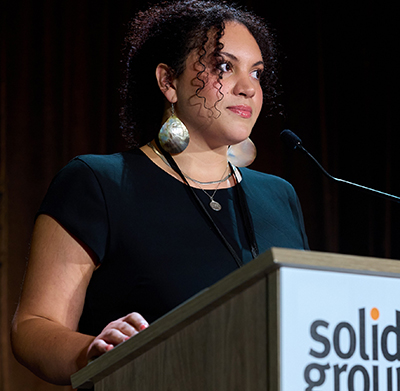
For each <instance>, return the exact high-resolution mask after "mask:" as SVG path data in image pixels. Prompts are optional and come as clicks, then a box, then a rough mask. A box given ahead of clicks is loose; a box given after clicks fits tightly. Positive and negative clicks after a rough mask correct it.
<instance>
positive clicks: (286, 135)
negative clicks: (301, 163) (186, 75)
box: [281, 129, 400, 203]
mask: <svg viewBox="0 0 400 391" xmlns="http://www.w3.org/2000/svg"><path fill="white" fill-rule="evenodd" d="M281 138H282V139H283V140H284V142H285V143H286V144H287V145H288V146H289V147H292V148H293V149H299V150H301V151H302V152H304V153H305V154H306V155H307V156H308V157H310V158H311V159H312V160H313V162H314V163H315V164H316V165H317V166H318V167H319V169H320V170H321V171H322V172H323V174H324V175H325V176H326V177H328V178H329V179H331V180H334V181H336V182H340V183H344V184H345V185H350V186H354V187H356V188H358V189H359V190H363V191H365V192H367V193H369V194H373V195H375V196H377V197H381V198H384V199H386V200H390V201H394V202H399V203H400V197H397V196H394V195H392V194H389V193H384V192H383V191H379V190H375V189H371V188H369V187H366V186H361V185H359V184H357V183H353V182H349V181H345V180H343V179H340V178H335V177H334V176H332V175H331V174H329V173H328V172H327V171H326V170H325V169H324V168H323V167H322V166H321V164H320V163H319V162H318V160H317V159H315V157H314V156H313V155H311V153H310V152H308V151H307V149H305V148H304V147H303V145H302V141H301V139H300V138H299V137H298V136H297V135H296V134H294V133H293V132H292V131H290V130H289V129H285V130H283V131H282V132H281Z"/></svg>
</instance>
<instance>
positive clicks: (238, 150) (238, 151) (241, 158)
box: [228, 137, 257, 167]
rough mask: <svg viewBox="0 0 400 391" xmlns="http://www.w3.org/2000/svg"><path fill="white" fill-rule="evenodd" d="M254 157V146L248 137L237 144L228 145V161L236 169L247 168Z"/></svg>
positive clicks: (255, 151) (255, 153) (255, 152)
mask: <svg viewBox="0 0 400 391" xmlns="http://www.w3.org/2000/svg"><path fill="white" fill-rule="evenodd" d="M256 156H257V149H256V146H255V145H254V143H253V141H251V140H250V138H249V137H247V138H246V140H243V141H242V142H240V143H238V144H235V145H230V146H229V148H228V161H229V162H231V163H232V164H233V165H234V166H237V167H247V166H249V165H250V164H251V163H253V161H254V159H255V158H256Z"/></svg>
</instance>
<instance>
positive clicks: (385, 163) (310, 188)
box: [0, 0, 400, 391]
mask: <svg viewBox="0 0 400 391" xmlns="http://www.w3.org/2000/svg"><path fill="white" fill-rule="evenodd" d="M239 3H241V4H243V5H246V6H249V7H252V8H253V9H254V10H255V11H256V13H258V14H259V15H261V16H263V17H264V18H266V20H267V21H269V22H270V23H271V25H272V26H273V27H274V28H275V30H276V34H277V37H278V40H279V42H280V44H281V52H282V58H281V60H282V69H281V83H282V85H283V90H284V95H283V96H282V97H281V98H280V103H281V104H282V105H283V107H284V113H285V115H284V116H276V117H273V118H267V117H266V113H262V116H261V117H260V119H259V121H258V122H257V125H256V128H255V129H254V133H253V136H252V138H253V140H254V141H255V143H256V146H257V148H258V157H257V159H256V162H255V163H254V164H253V166H252V168H254V169H256V170H260V171H264V172H268V173H271V174H275V175H279V176H282V177H283V178H285V179H287V180H288V181H289V182H291V183H292V184H293V185H294V187H295V189H296V191H297V193H298V195H299V198H300V201H301V204H302V206H303V212H304V217H305V223H306V229H307V233H308V236H309V242H310V247H311V249H313V250H320V251H333V252H339V253H348V254H355V255H368V256H375V257H388V258H396V259H400V240H399V231H400V222H399V217H400V212H399V210H400V205H399V204H395V203H391V202H388V201H384V200H381V199H379V198H374V197H372V196H370V195H368V194H364V193H361V192H359V191H357V190H353V189H350V188H346V187H344V186H342V185H337V184H336V183H332V182H329V181H328V180H327V179H325V178H323V175H322V174H321V172H320V171H318V169H317V168H316V167H315V166H314V165H313V164H312V163H311V162H310V161H309V160H308V159H307V158H306V157H305V156H303V155H302V154H300V153H299V152H297V151H289V150H288V149H287V148H286V147H285V146H283V145H282V143H281V141H280V139H279V134H280V132H281V130H282V129H284V128H290V129H291V130H293V131H294V132H296V133H297V134H298V135H299V136H300V137H301V138H302V139H303V143H304V145H305V147H306V148H307V149H308V150H309V151H310V152H311V153H312V154H313V155H314V156H315V157H316V158H317V159H318V160H319V161H320V162H321V163H322V164H323V165H324V167H325V168H326V169H327V170H328V171H329V172H330V173H331V174H332V175H334V176H336V177H338V178H343V179H346V180H349V181H353V182H357V183H360V184H362V185H365V186H368V187H372V188H375V189H379V190H381V191H385V192H389V193H393V194H397V195H400V184H399V182H400V181H399V175H398V172H399V168H400V163H399V154H398V152H397V150H398V141H399V135H398V126H397V124H396V127H395V116H396V117H397V112H398V99H397V98H398V92H397V91H398V89H399V88H398V87H399V85H398V79H399V78H398V69H397V68H396V67H395V63H394V61H395V59H396V58H397V56H398V51H399V50H398V42H397V37H398V36H399V31H398V27H397V26H398V23H397V20H395V15H396V13H395V9H394V7H395V5H394V3H389V2H380V3H378V2H376V1H371V0H365V1H363V2H360V1H356V0H347V1H346V2H345V1H342V0H338V1H334V2H328V1H323V0H314V1H309V2H300V1H295V0H270V1H268V2H258V1H247V2H246V1H241V2H239ZM143 4H147V1H132V0H131V1H127V0H112V1H111V0H104V1H101V0H99V1H90V0H68V1H63V0H60V1H53V0H47V1H46V0H42V1H40V0H35V1H33V0H6V1H4V0H3V3H2V8H1V24H2V27H1V33H2V36H1V55H2V57H1V67H2V72H1V75H2V80H1V83H2V95H1V97H2V101H1V113H2V119H1V124H2V135H3V136H4V137H2V142H3V143H6V144H5V148H3V149H2V151H5V154H6V156H5V158H3V159H2V164H5V165H6V166H5V171H4V172H5V178H3V184H2V185H3V187H2V189H5V190H3V193H4V194H3V197H2V198H1V202H2V208H1V211H2V213H3V221H4V222H5V223H4V224H2V226H1V227H0V229H1V230H2V234H3V237H6V238H7V242H6V243H5V245H4V248H2V253H3V254H5V256H4V257H3V259H4V260H3V265H2V266H0V267H1V268H2V269H1V271H2V273H1V275H2V279H1V281H2V284H3V285H2V290H1V292H2V300H1V303H2V306H1V316H2V317H3V318H2V319H3V321H2V322H1V325H2V329H1V343H2V346H0V348H1V350H2V352H3V353H2V357H1V358H2V367H1V373H0V381H1V382H2V384H1V385H0V389H1V390H5V391H10V390H27V389H29V390H50V389H54V390H56V389H60V388H59V387H52V386H47V385H46V384H45V383H44V382H41V381H38V380H36V379H35V378H34V377H33V376H30V375H29V374H28V371H27V370H25V369H23V368H22V367H21V366H20V365H19V364H18V363H17V362H16V361H15V360H14V359H13V357H12V355H11V352H10V348H9V345H8V337H7V335H8V332H9V330H8V327H7V325H8V324H9V322H10V321H11V318H12V314H13V313H14V311H15V308H16V303H17V300H18V295H19V289H20V285H21V281H22V278H23V271H24V268H25V264H26V257H27V253H28V244H29V238H30V234H31V231H32V227H33V221H34V216H35V213H36V210H37V208H38V206H39V204H40V201H41V199H42V197H43V196H44V194H45V191H46V189H47V187H48V185H49V183H50V181H51V179H52V177H53V176H54V175H55V174H56V172H57V171H58V170H59V169H60V168H61V167H62V166H64V165H65V164H66V163H67V162H68V161H69V160H70V159H71V158H73V157H74V156H76V155H78V154H86V153H112V152H116V151H119V150H121V149H122V148H123V143H122V141H121V137H120V135H119V129H118V111H119V105H120V102H119V97H118V87H119V80H120V79H121V64H120V59H121V56H120V49H121V44H122V39H123V33H124V25H125V24H126V23H127V21H128V20H129V18H130V16H131V15H133V13H134V12H135V11H136V10H138V9H140V8H141V7H142V5H143ZM389 4H392V5H389ZM390 8H392V9H390ZM150 82H153V81H152V80H149V83H150ZM148 115H149V116H153V115H157V113H154V112H153V111H152V108H151V102H149V113H148ZM3 157H4V156H3ZM5 195H6V196H7V197H5ZM7 199H8V201H6V200H7ZM6 202H7V203H6ZM3 345H4V346H3Z"/></svg>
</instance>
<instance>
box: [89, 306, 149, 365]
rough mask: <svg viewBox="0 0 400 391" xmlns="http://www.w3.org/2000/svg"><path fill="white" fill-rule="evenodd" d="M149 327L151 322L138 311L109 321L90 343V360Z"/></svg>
mask: <svg viewBox="0 0 400 391" xmlns="http://www.w3.org/2000/svg"><path fill="white" fill-rule="evenodd" d="M147 327H149V324H148V323H147V322H146V320H145V319H144V318H143V316H142V315H140V314H138V313H137V312H132V313H130V314H128V315H126V316H124V317H123V318H120V319H118V320H115V321H114V322H111V323H109V324H108V325H107V326H106V327H105V328H104V330H103V331H102V332H101V333H100V334H99V335H98V336H97V337H96V338H95V339H94V340H93V342H92V343H91V344H90V345H89V348H88V351H87V358H88V360H91V359H93V358H96V357H98V356H101V355H102V354H104V353H106V352H108V351H109V350H111V349H113V348H114V347H115V346H117V345H119V344H120V343H122V342H124V341H126V340H127V339H129V338H130V337H132V336H134V335H136V334H137V333H138V332H139V331H142V330H144V329H145V328H147Z"/></svg>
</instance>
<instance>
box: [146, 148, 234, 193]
mask: <svg viewBox="0 0 400 391" xmlns="http://www.w3.org/2000/svg"><path fill="white" fill-rule="evenodd" d="M147 145H148V146H149V147H150V148H151V149H152V150H153V152H154V153H155V154H156V155H157V156H159V157H160V158H161V160H162V161H163V162H164V163H165V164H166V165H167V166H168V167H171V165H170V164H169V163H168V161H167V159H165V156H164V155H163V154H162V153H160V151H159V150H158V149H157V148H156V147H155V146H154V145H153V144H152V143H147ZM171 168H172V167H171ZM226 168H228V164H227V165H226ZM225 172H226V170H225V171H224V174H225ZM182 174H183V175H184V176H185V178H186V179H189V180H190V181H192V182H194V183H197V184H199V185H215V184H216V183H223V182H225V181H227V180H228V179H229V178H230V177H231V176H232V172H230V173H229V174H228V175H226V176H225V177H224V178H221V179H218V180H216V181H209V182H201V181H198V180H197V179H193V178H191V177H190V176H189V175H187V174H185V173H184V172H183V171H182Z"/></svg>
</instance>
